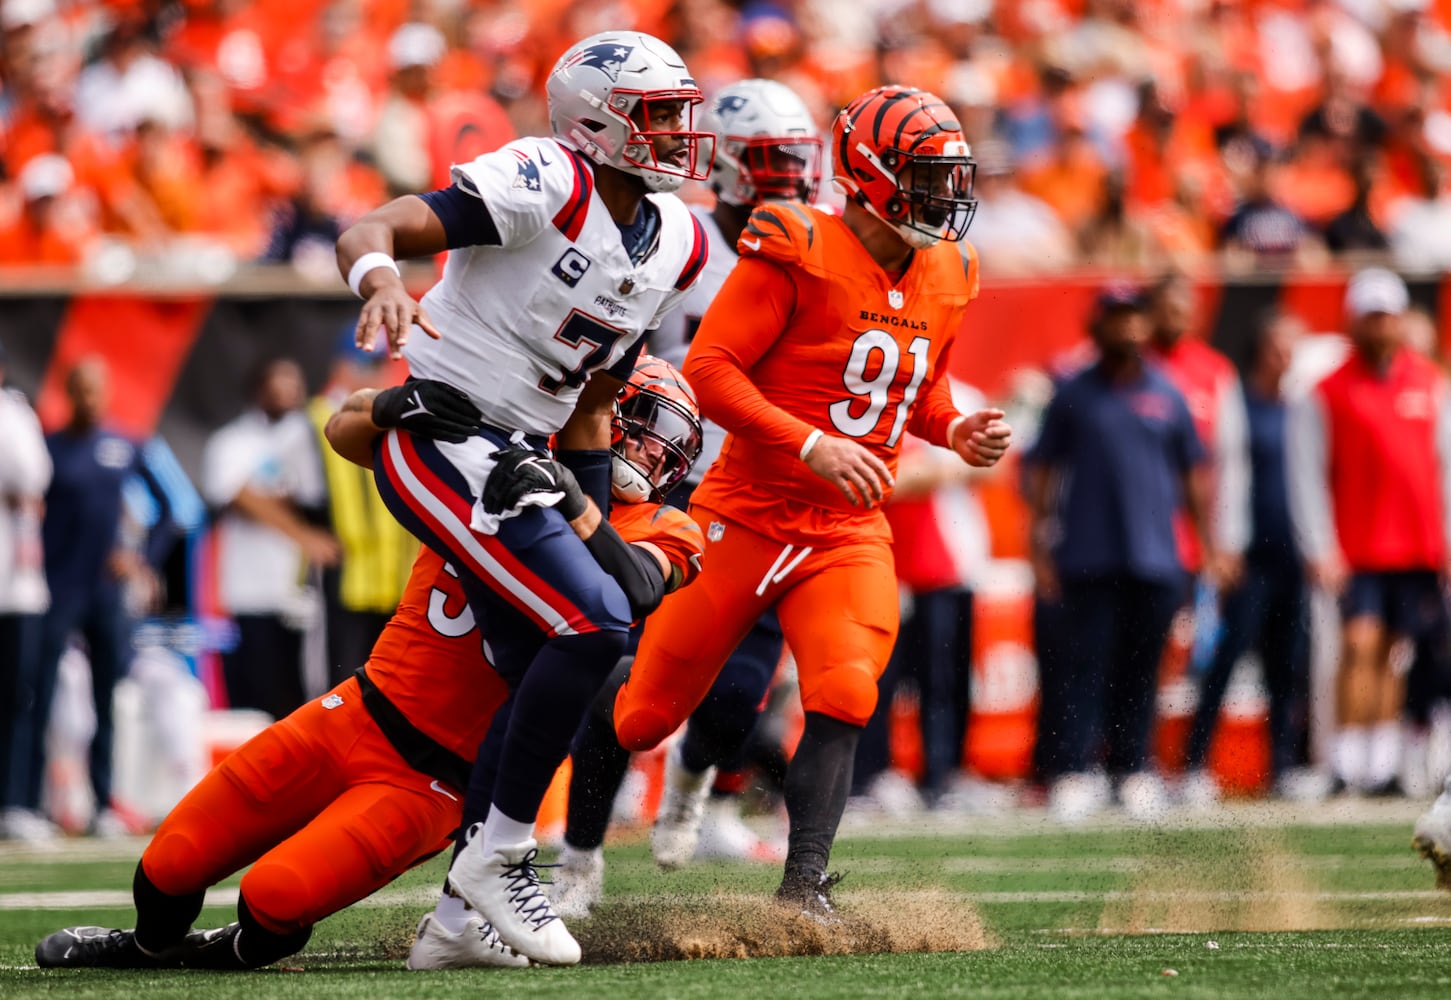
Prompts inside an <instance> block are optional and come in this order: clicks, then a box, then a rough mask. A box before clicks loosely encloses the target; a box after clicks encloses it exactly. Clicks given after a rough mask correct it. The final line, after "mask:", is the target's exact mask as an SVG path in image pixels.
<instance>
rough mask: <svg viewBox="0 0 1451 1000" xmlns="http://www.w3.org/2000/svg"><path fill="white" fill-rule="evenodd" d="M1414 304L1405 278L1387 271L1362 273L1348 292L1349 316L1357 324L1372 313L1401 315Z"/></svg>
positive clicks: (1366, 270) (1357, 276) (1377, 270)
mask: <svg viewBox="0 0 1451 1000" xmlns="http://www.w3.org/2000/svg"><path fill="white" fill-rule="evenodd" d="M1410 304H1411V296H1410V293H1409V292H1407V291H1406V283H1405V282H1404V281H1402V280H1401V276H1400V275H1398V274H1396V273H1395V272H1394V271H1387V270H1386V269H1385V268H1383V267H1368V268H1366V269H1365V270H1364V271H1360V272H1358V273H1357V274H1356V275H1355V277H1353V278H1351V279H1350V284H1349V285H1348V286H1346V289H1345V312H1346V315H1348V316H1349V317H1350V318H1351V319H1353V320H1354V319H1360V317H1362V316H1367V315H1369V314H1371V313H1396V314H1400V313H1403V312H1405V311H1406V309H1407V308H1408V307H1409V306H1410Z"/></svg>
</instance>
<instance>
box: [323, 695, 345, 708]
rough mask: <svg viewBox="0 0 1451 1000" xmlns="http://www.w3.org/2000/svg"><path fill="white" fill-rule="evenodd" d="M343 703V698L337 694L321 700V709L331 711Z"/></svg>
mask: <svg viewBox="0 0 1451 1000" xmlns="http://www.w3.org/2000/svg"><path fill="white" fill-rule="evenodd" d="M342 703H343V697H342V695H339V694H330V695H328V696H327V697H326V698H324V699H323V700H322V707H323V708H326V709H328V710H329V711H331V710H332V709H334V708H337V707H338V706H339V705H341V704H342Z"/></svg>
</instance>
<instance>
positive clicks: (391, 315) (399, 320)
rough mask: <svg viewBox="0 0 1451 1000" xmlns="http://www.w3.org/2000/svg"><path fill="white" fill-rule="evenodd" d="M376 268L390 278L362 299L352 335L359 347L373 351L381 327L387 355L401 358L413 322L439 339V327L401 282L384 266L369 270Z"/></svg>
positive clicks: (435, 338) (376, 270)
mask: <svg viewBox="0 0 1451 1000" xmlns="http://www.w3.org/2000/svg"><path fill="white" fill-rule="evenodd" d="M378 271H381V272H383V273H385V274H388V275H389V277H390V278H392V279H393V280H390V281H387V282H386V283H383V284H381V285H379V286H378V287H377V288H376V289H375V290H374V291H373V292H372V293H371V294H369V296H368V300H367V301H366V302H364V303H363V312H362V315H360V316H359V317H358V332H357V335H356V337H355V338H354V340H355V342H356V343H357V345H358V349H359V350H363V351H372V350H373V346H374V345H375V344H376V343H377V342H378V332H379V331H380V330H381V331H383V332H384V334H385V335H386V336H387V338H388V356H389V357H390V358H401V357H403V345H404V344H406V343H408V331H410V330H412V329H413V324H415V323H417V324H418V327H419V329H421V330H422V331H423V332H424V333H426V334H428V335H429V336H430V337H432V338H433V339H434V340H438V339H439V333H438V328H437V327H435V326H434V325H433V320H431V319H429V318H428V313H426V312H425V311H424V309H423V306H422V305H421V304H420V303H419V302H417V301H416V300H415V299H414V298H413V296H411V295H409V294H408V289H406V288H404V287H403V282H402V281H400V280H398V279H397V277H396V276H395V275H393V274H392V273H391V272H389V271H388V270H387V269H386V268H375V269H374V272H370V274H371V273H375V272H378ZM365 280H366V279H365Z"/></svg>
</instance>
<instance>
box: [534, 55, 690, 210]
mask: <svg viewBox="0 0 1451 1000" xmlns="http://www.w3.org/2000/svg"><path fill="white" fill-rule="evenodd" d="M546 90H547V92H548V95H549V124H550V127H551V129H552V130H553V132H554V137H555V138H556V139H559V140H560V141H562V142H565V143H567V144H569V145H571V146H573V147H575V148H576V149H578V150H579V151H580V152H582V153H584V154H585V155H586V156H588V157H589V158H590V159H591V160H593V161H594V162H596V163H600V164H604V165H607V166H611V167H614V168H615V169H617V170H622V171H624V172H625V173H632V174H635V175H637V176H639V177H640V178H641V179H642V180H643V181H644V182H645V186H646V187H647V188H648V189H649V190H651V191H674V190H676V189H678V188H679V187H680V186H681V185H682V184H684V183H685V182H686V181H687V180H704V179H705V178H706V177H707V176H708V175H709V173H710V162H711V154H712V151H713V149H714V137H713V136H712V135H711V134H710V133H709V132H707V131H701V130H698V129H697V128H696V127H695V111H696V107H697V106H698V105H699V104H700V103H701V102H702V100H703V98H702V95H701V93H700V88H699V87H697V86H696V84H695V80H694V79H693V78H692V77H691V76H690V71H689V70H688V69H686V67H685V63H684V61H683V60H682V59H681V58H680V56H679V55H678V54H677V53H676V52H675V50H674V49H672V48H671V47H670V46H669V45H666V44H665V43H664V42H662V41H660V40H659V39H658V38H654V37H652V36H650V35H646V34H644V33H643V32H639V31H607V32H602V33H600V34H597V35H591V36H590V37H589V38H586V39H584V40H583V41H580V42H577V43H575V44H574V45H573V46H571V47H570V49H569V50H568V51H567V52H565V53H564V55H562V56H560V57H559V61H558V62H557V63H556V64H555V66H554V69H553V70H552V71H551V72H550V74H549V80H548V83H547V84H546Z"/></svg>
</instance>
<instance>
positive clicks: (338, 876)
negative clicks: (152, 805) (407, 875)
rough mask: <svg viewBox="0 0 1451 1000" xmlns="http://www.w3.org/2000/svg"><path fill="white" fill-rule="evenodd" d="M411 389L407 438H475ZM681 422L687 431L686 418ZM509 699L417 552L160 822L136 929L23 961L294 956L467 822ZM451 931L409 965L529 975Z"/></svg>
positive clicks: (681, 517)
mask: <svg viewBox="0 0 1451 1000" xmlns="http://www.w3.org/2000/svg"><path fill="white" fill-rule="evenodd" d="M663 364H664V363H663V362H659V361H656V360H655V359H653V358H648V357H647V358H642V359H641V364H640V366H639V367H640V368H641V369H643V370H644V371H646V372H654V373H658V370H659V367H660V366H662V365H663ZM671 371H672V372H673V369H671ZM642 381H644V377H643V376H638V375H637V376H632V381H631V387H632V388H634V389H635V390H636V392H635V395H636V396H637V397H639V396H647V397H648V396H649V395H650V390H649V389H640V388H639V386H640V383H641V382H642ZM411 388H413V389H418V390H420V391H421V392H423V394H424V396H425V397H427V398H428V399H429V401H430V402H434V403H437V404H439V405H437V406H436V407H435V408H436V409H438V410H445V409H448V410H449V415H448V416H439V415H434V416H433V417H431V418H428V419H421V420H420V419H415V420H414V421H413V423H412V426H413V429H414V431H415V432H416V433H420V434H424V433H426V434H435V435H442V436H445V437H451V438H458V437H462V436H465V435H466V434H468V433H469V432H471V431H473V430H476V429H477V414H474V415H473V416H472V417H470V415H469V412H468V409H467V408H466V407H464V408H458V409H454V408H452V407H448V406H447V404H444V403H443V402H442V400H443V399H444V398H446V397H445V395H441V394H440V391H442V392H444V393H446V387H443V386H439V385H438V384H436V383H429V382H415V383H414V384H413V386H412V387H411ZM398 391H399V390H385V393H389V392H393V393H396V392H398ZM378 395H384V394H383V393H379V394H378ZM373 399H374V392H373V390H363V391H361V392H359V393H355V394H354V395H353V396H352V397H350V399H349V400H348V402H347V403H346V404H345V405H344V408H343V409H342V410H341V411H340V412H339V413H337V414H335V415H334V417H333V418H332V420H331V421H330V422H329V424H328V428H327V433H328V439H329V442H330V443H331V444H332V445H333V447H334V449H335V450H337V451H338V452H339V453H340V454H342V455H343V456H344V457H347V458H350V459H352V460H353V461H356V462H358V463H359V464H362V465H366V464H367V459H368V457H369V456H370V454H371V442H372V440H373V439H374V438H375V437H376V436H377V435H378V434H379V433H380V430H381V428H379V427H378V426H377V425H376V424H375V423H374V422H373V420H372V418H371V416H370V412H371V410H372V409H373ZM388 399H389V397H388V396H386V395H384V402H385V405H386V403H387V401H388ZM692 406H693V403H692ZM644 409H645V406H643V405H639V406H637V407H636V410H637V411H639V410H644ZM685 416H686V417H688V418H689V419H688V421H687V423H689V422H691V421H694V420H695V419H696V417H695V413H694V411H693V409H691V410H689V411H687V412H686V414H685ZM694 426H695V430H694V433H695V436H696V440H698V438H699V425H698V424H695V425H694ZM687 429H688V428H687ZM666 451H667V449H666V447H664V446H663V445H662V444H661V443H660V442H659V441H658V439H657V437H656V436H655V434H654V433H653V431H641V432H640V433H635V434H631V435H622V437H621V439H620V440H619V441H618V442H616V444H615V446H614V454H615V455H616V456H619V457H620V458H622V460H625V461H631V462H634V463H637V464H638V466H639V467H640V468H643V469H647V470H652V471H655V470H661V469H665V468H669V469H671V470H672V471H674V472H675V474H679V473H680V472H681V471H682V470H683V469H684V468H688V466H689V459H690V457H689V456H687V455H680V454H678V453H674V454H671V455H668V456H666V455H665V452H666ZM681 463H683V465H682V464H681ZM516 469H517V467H514V466H508V465H504V464H501V465H500V466H499V467H498V469H497V470H496V473H495V474H494V475H492V476H491V477H490V479H489V481H488V483H487V484H486V492H488V493H489V494H490V495H503V496H505V497H506V498H507V497H508V496H509V495H510V494H512V493H515V492H518V491H519V490H521V489H522V488H523V485H521V484H523V483H524V482H525V480H526V476H524V475H521V474H518V473H517V472H515V474H513V475H508V473H510V472H511V471H515V470H516ZM565 476H567V474H565ZM565 476H561V477H560V478H561V480H563V479H564V478H565ZM579 502H581V503H583V504H585V506H586V508H587V510H588V511H592V510H593V509H594V508H593V506H592V504H591V502H590V501H588V500H586V499H581V500H580V501H579ZM612 523H613V524H614V525H615V527H616V528H617V529H618V530H619V531H620V533H621V534H622V535H623V536H624V537H625V538H627V539H629V540H630V542H631V544H633V545H638V546H640V548H641V550H642V551H643V552H644V553H646V554H648V555H649V556H651V557H653V558H654V559H656V560H657V561H658V564H659V566H660V568H661V571H662V573H664V574H665V575H666V576H667V577H670V578H672V579H678V580H679V581H680V582H681V583H682V584H683V583H684V582H686V581H687V580H688V579H689V578H690V577H691V576H693V575H694V573H695V571H696V568H697V566H698V563H699V558H700V548H701V539H700V530H699V528H698V527H696V525H695V523H694V522H693V521H692V520H691V519H690V517H689V516H688V515H686V514H684V513H681V512H679V511H674V510H670V509H663V510H662V509H660V508H655V507H653V506H651V505H648V504H637V505H628V504H626V505H620V506H618V507H616V508H615V510H614V512H613V513H612ZM507 696H508V689H507V686H506V685H505V683H504V681H503V679H502V678H501V677H500V676H499V675H498V673H497V672H496V671H495V670H494V669H493V665H492V664H491V662H490V661H489V658H488V646H487V644H486V643H485V642H484V641H483V640H482V639H481V636H480V630H479V628H478V627H477V626H476V622H475V619H474V616H473V614H472V612H471V611H470V609H469V606H468V604H467V601H466V600H465V597H464V593H463V589H462V586H461V585H460V582H459V579H458V575H457V574H456V573H455V572H454V571H453V568H452V567H451V566H449V565H448V564H446V563H445V562H444V561H443V560H442V559H441V558H440V557H439V556H438V555H437V554H436V553H434V552H431V551H429V550H428V549H424V550H423V551H422V552H420V554H419V556H418V559H417V561H416V562H415V563H414V567H413V571H412V574H411V576H410V578H409V581H408V585H407V588H406V589H405V592H404V595H403V599H402V601H401V602H400V604H399V606H398V611H397V612H396V613H395V614H394V616H393V617H392V619H391V620H390V621H389V622H388V625H387V626H386V628H385V629H384V631H383V634H382V636H381V637H380V638H379V640H378V642H377V644H376V645H375V646H374V647H373V652H372V655H371V656H370V658H369V660H368V662H367V664H366V665H365V666H364V667H362V668H360V669H359V670H358V672H357V674H356V675H355V676H354V677H353V678H351V679H349V680H348V681H346V682H344V683H343V684H340V685H338V686H337V687H336V688H334V689H333V690H332V691H330V692H329V693H328V694H327V695H326V696H324V697H322V698H320V699H315V700H313V701H310V702H309V703H308V704H306V705H304V706H303V707H302V708H300V709H298V710H297V711H296V712H294V713H293V714H292V715H290V716H288V717H287V718H286V719H283V720H281V721H280V722H278V723H276V724H274V725H272V726H271V727H269V728H268V729H267V730H266V731H264V732H263V733H261V734H260V735H258V736H257V737H256V738H254V739H252V740H251V741H249V742H248V743H247V744H245V745H244V746H242V747H241V748H240V749H238V750H237V751H236V752H235V753H233V754H231V755H230V756H228V757H227V758H226V759H225V760H224V761H223V762H222V763H221V764H220V765H218V766H217V767H216V768H215V769H213V770H212V771H211V772H210V773H209V774H208V775H207V776H206V777H205V778H203V779H202V781H201V782H200V783H198V784H197V786H196V787H195V788H193V789H192V790H191V791H190V792H188V793H187V795H186V796H185V797H184V798H183V799H182V801H181V802H180V803H179V804H178V805H177V806H176V808H175V809H173V810H172V812H171V814H170V815H168V816H167V818H166V819H165V820H164V821H163V822H162V824H161V827H160V828H159V829H158V830H157V832H156V835H155V837H153V839H152V841H151V844H150V845H149V846H148V847H147V849H146V851H145V853H144V854H143V855H142V858H141V862H140V863H139V864H138V865H137V868H136V874H135V878H134V880H133V895H134V899H135V903H136V913H137V919H136V927H135V929H134V930H114V929H111V928H102V927H73V928H68V929H66V930H63V931H58V932H56V933H55V934H52V935H50V936H49V937H47V938H46V939H45V940H43V941H41V943H40V944H39V945H38V946H37V947H36V962H37V964H39V965H41V966H42V967H47V968H50V967H81V966H86V967H105V968H163V967H173V968H175V967H186V968H209V969H251V968H259V967H261V966H264V965H268V964H270V963H272V962H275V961H277V960H278V959H280V958H284V957H286V956H287V955H291V954H294V953H295V952H297V951H299V950H301V949H302V947H303V946H304V945H305V944H306V943H307V940H308V938H309V936H310V935H311V933H312V927H313V925H314V924H316V923H317V922H318V921H319V920H322V919H323V918H324V917H327V916H329V915H330V914H332V913H335V912H337V911H338V910H341V909H343V908H344V907H346V906H348V905H350V904H352V903H354V902H356V901H357V900H359V899H362V898H363V897H365V896H367V895H369V894H370V893H372V892H374V891H376V890H377V889H379V888H381V887H382V886H384V885H386V884H387V883H388V882H390V881H392V880H393V879H394V878H395V877H397V876H398V875H399V874H401V873H402V872H403V871H405V870H407V869H408V868H410V867H412V866H413V865H415V864H417V863H419V862H421V861H423V860H425V859H427V858H429V857H432V856H433V855H434V854H436V853H438V852H439V851H440V850H443V849H444V848H446V847H448V846H449V845H450V844H451V843H452V842H453V835H454V831H455V830H456V829H457V828H458V827H459V825H460V822H461V821H463V820H465V819H466V818H467V817H466V816H465V815H464V810H463V804H462V801H461V800H462V798H463V792H464V790H465V789H466V788H467V787H468V782H469V768H470V766H471V761H472V760H473V758H474V756H475V754H476V753H477V751H478V748H479V745H480V743H481V742H482V740H483V739H484V735H485V732H486V731H487V730H488V729H489V726H490V722H491V720H492V719H493V717H494V715H495V713H496V712H497V711H499V709H500V708H501V706H503V704H504V702H505V699H506V698H507ZM249 864H250V865H252V868H251V870H250V871H248V872H247V874H246V875H244V876H243V877H242V883H241V889H240V893H239V898H238V902H237V917H238V919H237V921H236V922H235V923H232V924H230V925H228V926H227V927H225V928H221V929H218V930H215V931H206V932H192V931H191V925H192V922H193V921H194V920H195V919H196V916H197V914H198V913H200V912H201V908H202V903H203V898H204V895H205V892H206V889H207V888H208V887H210V886H212V885H215V884H216V883H217V882H219V881H221V880H222V879H223V878H226V877H227V876H228V875H231V874H232V873H234V872H236V871H238V870H240V869H241V868H244V867H246V866H247V865H249ZM458 917H459V919H458V920H457V921H451V920H441V919H440V918H439V917H438V915H437V914H428V915H426V916H425V917H424V918H423V920H422V921H421V922H420V923H419V926H418V940H417V942H416V943H415V944H414V946H413V950H412V951H411V952H410V954H409V965H410V967H414V968H445V967H449V966H450V965H469V966H482V965H492V966H522V965H527V964H528V959H526V958H525V957H524V956H522V955H519V954H517V953H515V952H514V951H513V950H512V949H510V948H509V947H508V946H507V945H505V944H503V942H501V941H500V940H499V937H498V935H497V934H496V933H495V932H494V930H493V928H492V927H491V926H490V925H489V924H488V922H487V921H485V920H484V919H482V918H481V917H479V916H478V915H477V914H473V913H467V912H464V911H463V910H462V909H461V908H460V909H459V912H458Z"/></svg>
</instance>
